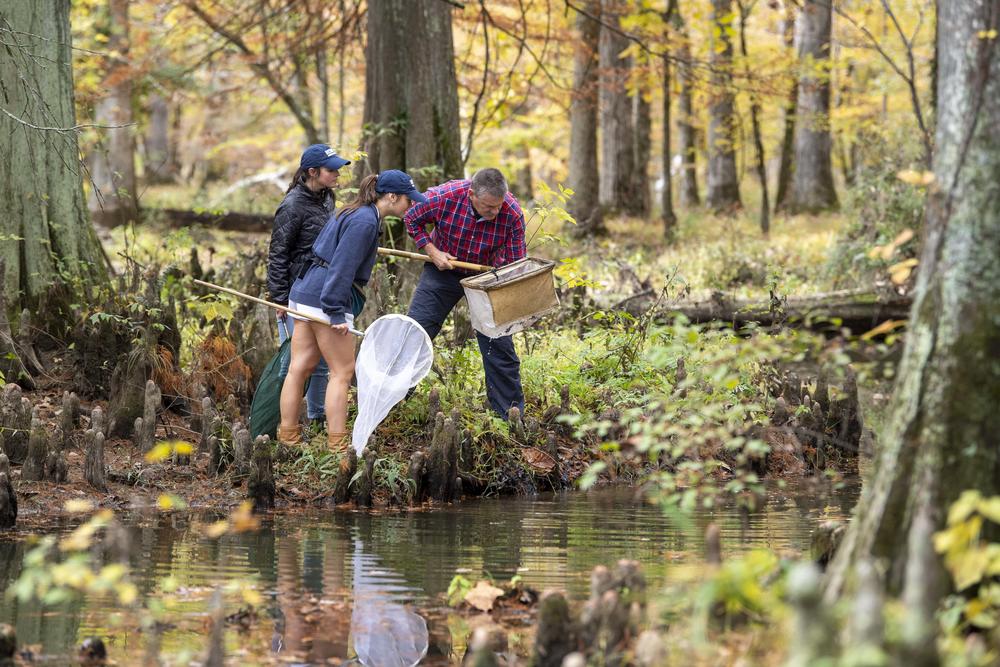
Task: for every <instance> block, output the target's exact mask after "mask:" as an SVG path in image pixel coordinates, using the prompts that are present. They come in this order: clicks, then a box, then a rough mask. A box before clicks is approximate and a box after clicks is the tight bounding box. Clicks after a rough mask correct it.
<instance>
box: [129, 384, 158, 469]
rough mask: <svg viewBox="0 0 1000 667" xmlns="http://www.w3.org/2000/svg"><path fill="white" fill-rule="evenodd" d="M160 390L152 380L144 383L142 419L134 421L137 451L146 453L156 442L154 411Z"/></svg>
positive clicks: (156, 407) (138, 418)
mask: <svg viewBox="0 0 1000 667" xmlns="http://www.w3.org/2000/svg"><path fill="white" fill-rule="evenodd" d="M161 398H162V396H161V394H160V388H159V387H157V386H156V383H155V382H153V381H152V380H147V381H146V388H145V390H144V393H143V407H142V417H137V418H136V420H135V436H134V437H135V443H136V444H137V445H138V446H139V451H140V452H142V453H144V454H145V453H146V452H148V451H149V450H151V449H152V448H153V444H154V443H155V441H156V411H157V409H158V408H159V407H160V401H161Z"/></svg>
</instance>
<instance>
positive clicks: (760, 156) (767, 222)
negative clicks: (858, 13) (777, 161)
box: [739, 0, 771, 236]
mask: <svg viewBox="0 0 1000 667" xmlns="http://www.w3.org/2000/svg"><path fill="white" fill-rule="evenodd" d="M739 7H740V55H742V56H743V63H744V65H745V67H746V77H747V81H752V73H751V71H750V54H749V52H748V51H747V27H746V24H747V20H748V19H749V18H750V10H751V8H752V5H745V4H743V2H742V0H740V2H739ZM760 114H761V109H760V99H759V98H758V96H757V93H756V92H754V91H751V92H750V125H751V127H752V128H753V146H754V158H755V163H754V167H755V169H756V171H757V181H758V182H759V183H760V217H759V220H760V231H761V232H762V233H763V234H764V236H767V234H768V233H769V232H770V230H771V202H770V200H769V199H768V195H767V162H766V159H765V156H764V140H763V138H762V137H761V130H760Z"/></svg>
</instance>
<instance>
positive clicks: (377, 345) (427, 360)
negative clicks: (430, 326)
mask: <svg viewBox="0 0 1000 667" xmlns="http://www.w3.org/2000/svg"><path fill="white" fill-rule="evenodd" d="M433 360H434V351H433V348H432V347H431V339H430V337H429V336H428V335H427V332H426V331H424V329H423V327H421V326H420V325H419V324H417V322H416V320H413V319H411V318H409V317H407V316H406V315H383V316H382V317H380V318H378V319H377V320H375V321H374V322H373V323H372V325H371V326H369V327H368V328H367V329H366V330H365V337H364V339H363V340H362V342H361V349H360V350H359V351H358V359H357V361H356V362H355V364H354V372H355V374H356V375H357V378H358V416H357V418H356V419H355V420H354V433H353V434H352V436H351V441H352V443H353V444H354V451H355V452H356V453H357V454H358V455H359V456H360V455H361V452H362V451H364V448H365V445H367V444H368V438H369V437H371V434H372V433H373V432H374V431H375V427H376V426H378V425H379V424H380V423H381V422H382V420H383V419H385V416H386V415H387V414H389V410H391V409H392V406H394V405H396V403H399V402H400V401H401V400H403V397H404V396H406V393H407V392H408V391H409V390H410V388H411V387H415V386H416V384H417V383H418V382H420V381H421V380H422V379H423V378H424V377H425V376H426V375H427V373H428V372H429V371H430V370H431V362H432V361H433Z"/></svg>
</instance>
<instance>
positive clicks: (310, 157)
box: [299, 144, 351, 170]
mask: <svg viewBox="0 0 1000 667" xmlns="http://www.w3.org/2000/svg"><path fill="white" fill-rule="evenodd" d="M349 164H351V161H350V160H345V159H344V158H342V157H340V156H339V155H337V152H336V151H334V150H333V149H332V148H330V147H329V146H327V145H326V144H313V145H312V146H310V147H309V148H307V149H305V150H304V151H302V159H301V160H299V167H301V168H302V169H312V168H314V167H326V168H327V169H333V170H337V169H341V168H343V167H346V166H347V165H349Z"/></svg>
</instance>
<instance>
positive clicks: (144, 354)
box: [108, 331, 151, 438]
mask: <svg viewBox="0 0 1000 667" xmlns="http://www.w3.org/2000/svg"><path fill="white" fill-rule="evenodd" d="M150 338H151V334H149V333H148V331H147V333H145V334H144V335H143V336H142V342H140V343H138V344H137V347H134V348H133V349H132V350H131V351H130V352H128V353H126V354H123V355H121V357H120V358H119V361H118V364H117V365H116V366H115V369H114V371H113V372H112V373H111V399H110V400H109V402H108V412H109V422H110V427H109V430H110V432H111V435H116V436H119V437H122V438H129V437H132V435H133V432H132V429H133V427H134V425H135V420H136V418H138V417H143V416H144V415H145V401H146V381H147V380H148V379H149V375H150V366H149V360H148V357H149V352H148V351H147V349H146V348H147V346H149V344H150Z"/></svg>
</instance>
